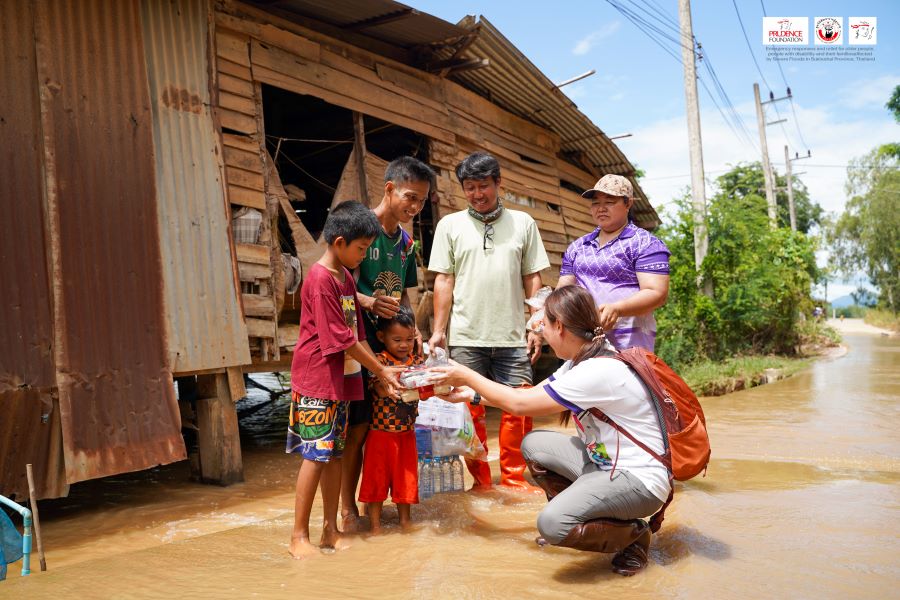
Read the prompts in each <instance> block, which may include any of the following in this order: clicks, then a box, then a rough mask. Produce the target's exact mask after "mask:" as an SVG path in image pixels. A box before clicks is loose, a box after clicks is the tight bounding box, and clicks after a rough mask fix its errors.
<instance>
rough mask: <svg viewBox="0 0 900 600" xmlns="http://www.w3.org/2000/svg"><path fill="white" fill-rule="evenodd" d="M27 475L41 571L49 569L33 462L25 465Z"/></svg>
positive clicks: (29, 501)
mask: <svg viewBox="0 0 900 600" xmlns="http://www.w3.org/2000/svg"><path fill="white" fill-rule="evenodd" d="M25 476H26V477H27V478H28V504H29V505H30V506H31V516H32V518H33V519H34V536H35V537H36V538H37V547H38V558H39V559H40V561H41V571H46V570H47V559H46V558H44V539H43V538H42V537H41V517H40V515H39V514H38V505H37V494H36V493H35V491H34V471H33V470H32V468H31V463H28V464H27V465H25Z"/></svg>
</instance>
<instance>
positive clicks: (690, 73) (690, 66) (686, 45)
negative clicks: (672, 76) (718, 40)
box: [678, 0, 712, 297]
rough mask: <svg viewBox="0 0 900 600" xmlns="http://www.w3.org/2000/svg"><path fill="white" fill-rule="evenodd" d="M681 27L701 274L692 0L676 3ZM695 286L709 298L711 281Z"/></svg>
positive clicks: (704, 240) (705, 242)
mask: <svg viewBox="0 0 900 600" xmlns="http://www.w3.org/2000/svg"><path fill="white" fill-rule="evenodd" d="M678 21H679V23H680V25H681V62H682V64H683V65H684V99H685V104H686V110H687V123H688V144H689V145H688V147H689V154H690V157H691V199H692V204H693V214H694V266H695V267H696V269H697V273H698V274H699V273H701V270H700V269H701V267H702V265H703V259H704V258H706V252H707V249H708V247H709V237H708V234H707V231H706V181H705V179H704V175H703V143H702V140H701V138H700V105H699V103H698V99H697V63H696V62H695V61H696V58H695V54H694V31H693V26H692V24H691V1H690V0H678ZM697 286H698V287H699V288H700V290H701V291H702V292H703V293H704V294H705V295H707V296H710V297H712V282H710V281H704V280H703V276H702V275H699V278H698V280H697Z"/></svg>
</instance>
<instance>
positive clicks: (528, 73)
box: [445, 16, 659, 225]
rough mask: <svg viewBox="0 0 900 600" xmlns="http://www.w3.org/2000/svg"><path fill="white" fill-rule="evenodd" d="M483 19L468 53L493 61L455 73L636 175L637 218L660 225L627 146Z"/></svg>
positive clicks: (565, 146)
mask: <svg viewBox="0 0 900 600" xmlns="http://www.w3.org/2000/svg"><path fill="white" fill-rule="evenodd" d="M479 22H480V25H481V32H480V33H479V35H478V38H477V39H476V41H475V43H474V44H472V46H471V47H470V48H469V49H468V50H467V51H466V53H465V56H467V57H477V58H487V59H488V60H490V66H489V67H486V68H482V69H473V70H469V71H462V72H460V73H458V74H456V75H452V76H451V78H452V79H453V80H454V81H457V82H458V83H460V84H462V85H464V86H465V87H467V88H469V89H472V90H474V91H476V92H477V93H479V94H480V95H482V96H485V97H486V98H489V99H490V100H491V102H493V103H495V104H497V105H499V106H502V107H503V108H505V109H506V110H508V111H510V112H511V113H513V114H516V115H518V116H520V117H522V118H524V119H528V120H529V121H532V122H534V123H537V124H539V125H541V126H542V127H545V128H547V129H549V130H550V131H553V132H555V133H556V134H558V135H559V136H560V142H561V150H562V151H563V152H581V153H583V154H584V156H585V157H586V158H587V160H588V161H589V162H590V163H591V164H592V165H593V166H594V167H595V168H596V169H597V170H598V171H600V172H601V173H604V174H605V173H616V174H619V175H625V176H626V177H628V178H629V179H631V181H632V184H633V185H634V189H635V195H636V196H637V198H636V202H635V207H634V213H635V220H636V221H639V222H641V223H642V224H645V225H651V224H654V223H655V224H658V223H659V216H658V215H657V213H656V211H655V210H654V209H653V207H652V206H651V205H650V202H649V200H648V199H647V196H646V195H645V194H644V192H643V190H642V189H641V187H640V186H639V185H638V183H637V181H636V180H635V179H634V166H633V165H632V164H631V163H630V162H629V161H628V159H627V158H626V157H625V155H624V154H623V153H622V151H621V150H619V148H618V147H617V146H616V145H615V144H614V143H613V142H612V141H611V140H610V139H609V138H608V137H606V134H604V133H603V131H601V130H600V128H599V127H597V126H596V125H595V124H594V123H593V122H592V121H591V120H590V119H589V118H588V117H587V115H585V114H584V113H582V112H581V111H580V110H578V107H577V106H576V105H575V103H574V102H572V101H571V100H570V99H569V98H568V97H567V96H566V95H565V94H564V93H563V92H562V91H561V90H559V89H558V88H556V87H555V86H554V84H553V82H552V81H550V79H548V78H547V76H546V75H544V74H543V73H542V72H541V71H540V69H538V68H537V67H536V66H535V65H534V64H533V63H532V62H531V61H530V60H528V58H527V57H526V56H525V55H524V54H522V53H521V52H520V51H519V50H518V49H517V48H516V47H515V46H514V45H513V44H512V43H511V42H510V41H509V40H507V39H506V38H505V37H504V36H503V34H501V33H500V31H499V30H498V29H497V28H495V27H494V26H493V25H492V24H491V23H490V22H489V21H488V20H487V19H485V18H484V17H483V16H482V17H480V21H479ZM446 55H449V51H446V52H445V56H446Z"/></svg>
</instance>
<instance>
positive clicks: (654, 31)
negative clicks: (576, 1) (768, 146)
mask: <svg viewBox="0 0 900 600" xmlns="http://www.w3.org/2000/svg"><path fill="white" fill-rule="evenodd" d="M641 1H642V2H643V3H644V4H645V6H647V8H644V7H641V6H639V5H637V4H636V3H634V2H633V4H632V6H633V8H629V7H626V6H624V5H623V4H622V2H621V1H618V0H607V2H608V3H609V4H610V5H611V6H612V7H613V8H615V9H616V10H617V11H619V13H620V14H622V16H624V17H625V18H626V19H628V20H629V21H631V23H632V24H633V25H634V26H635V27H637V28H638V29H639V30H640V31H641V32H642V33H644V35H646V36H647V37H649V38H650V40H651V41H653V43H655V44H656V45H657V46H659V47H660V48H662V50H663V51H664V52H666V54H668V55H669V56H671V57H672V58H673V59H675V60H676V61H677V62H678V63H679V64H682V65H683V62H682V60H681V57H680V56H678V55H676V54H675V52H673V49H672V48H671V47H669V46H667V45H666V41H668V42H669V43H671V44H674V45H677V46H679V47H680V48H684V49H691V50H692V51H697V50H698V49H699V46H700V44H699V43H697V42H696V40H689V39H688V37H687V36H686V35H685V34H683V33H682V32H681V28H680V24H679V23H677V22H676V21H675V20H674V18H672V17H671V16H670V15H667V14H666V13H665V12H664V11H663V10H662V8H661V7H659V5H658V4H655V3H654V6H651V5H650V4H648V3H647V1H646V0H641ZM648 9H649V10H648ZM651 11H652V12H651ZM641 13H643V15H646V17H645V16H643V15H642V14H641ZM654 13H655V14H654ZM648 17H649V18H652V19H654V20H655V21H657V22H659V23H661V24H662V25H663V26H665V27H668V28H669V29H671V30H672V31H674V32H677V35H678V38H677V39H676V38H675V37H673V36H672V35H670V34H669V33H667V32H666V31H663V30H662V29H660V27H659V26H657V25H656V24H654V23H652V22H651V21H650V20H649V19H648ZM688 42H689V43H690V44H691V46H690V47H688V46H687V43H688ZM698 54H699V55H700V57H701V58H700V60H701V62H703V58H702V57H703V53H702V52H698ZM704 64H705V67H706V70H707V72H708V74H709V78H710V80H711V81H712V84H713V87H714V89H715V90H716V93H717V94H718V95H719V98H720V99H721V100H722V104H724V105H725V108H724V109H723V107H722V106H721V105H720V104H719V102H718V101H717V100H716V95H715V94H713V92H712V90H710V88H709V86H708V85H707V84H706V82H705V80H704V77H702V76H701V75H700V73H698V74H697V79H698V80H699V81H700V84H701V85H702V86H703V88H704V90H705V91H706V93H707V95H709V98H710V100H712V102H713V104H714V105H715V107H716V110H718V111H719V114H720V115H721V116H722V120H723V121H724V122H725V124H726V125H728V127H729V129H731V131H732V133H733V134H734V135H735V138H736V139H737V140H738V141H739V142H740V143H742V144H745V143H749V144H750V145H751V146H752V147H757V146H756V143H755V142H754V141H753V136H752V135H751V134H750V133H749V130H748V129H747V126H746V124H745V123H744V121H743V119H742V118H741V117H740V115H739V114H738V112H737V110H736V109H735V107H734V104H733V103H732V101H731V99H730V98H729V97H728V94H727V93H726V92H725V88H724V87H723V86H722V83H721V81H720V80H719V77H718V75H717V74H716V72H715V69H714V68H713V66H712V64H711V62H709V59H708V55H707V61H706V62H705V63H704ZM729 115H730V116H729Z"/></svg>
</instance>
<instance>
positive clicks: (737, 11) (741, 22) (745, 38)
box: [731, 0, 772, 92]
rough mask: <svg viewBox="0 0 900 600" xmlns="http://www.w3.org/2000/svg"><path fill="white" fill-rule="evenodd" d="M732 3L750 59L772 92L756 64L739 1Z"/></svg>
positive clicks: (732, 0)
mask: <svg viewBox="0 0 900 600" xmlns="http://www.w3.org/2000/svg"><path fill="white" fill-rule="evenodd" d="M731 3H732V4H733V5H734V12H735V13H737V18H738V23H740V24H741V32H743V34H744V41H745V42H747V50H749V51H750V58H752V59H753V64H754V65H756V72H757V73H759V76H760V77H762V80H763V83H765V84H766V87H767V88H769V91H770V92H771V91H772V86H771V85H769V82H768V81H766V76H765V75H763V72H762V69H760V68H759V63H758V62H756V55H755V54H754V53H753V46H751V45H750V38H748V37H747V28H746V27H744V20H743V19H742V18H741V11H739V10H738V6H737V1H736V0H731Z"/></svg>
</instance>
